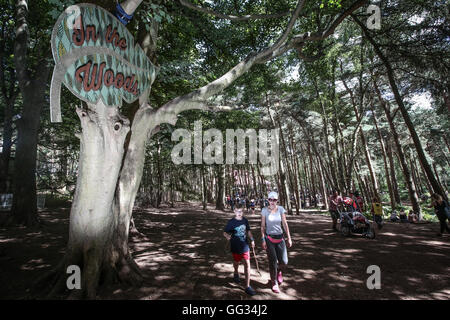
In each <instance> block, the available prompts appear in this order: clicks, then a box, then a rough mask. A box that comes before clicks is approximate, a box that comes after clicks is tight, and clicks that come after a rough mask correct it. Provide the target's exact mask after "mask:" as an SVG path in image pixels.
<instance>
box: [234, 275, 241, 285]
mask: <svg viewBox="0 0 450 320" xmlns="http://www.w3.org/2000/svg"><path fill="white" fill-rule="evenodd" d="M233 281H234V282H236V283H239V282H241V279H239V274H237V273H235V274H234V277H233Z"/></svg>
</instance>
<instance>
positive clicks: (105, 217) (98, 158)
mask: <svg viewBox="0 0 450 320" xmlns="http://www.w3.org/2000/svg"><path fill="white" fill-rule="evenodd" d="M77 114H78V116H79V118H80V121H81V128H82V132H81V135H80V160H79V169H78V170H79V172H78V179H77V187H76V192H75V195H74V199H73V204H72V209H71V214H70V224H69V241H68V245H67V252H66V255H65V257H64V259H63V263H61V265H60V266H61V267H63V272H65V270H66V268H67V267H68V266H69V265H77V266H79V267H80V269H81V276H82V277H81V290H76V291H74V293H73V294H74V295H75V296H76V297H77V298H78V297H79V298H89V299H93V298H95V297H96V292H97V291H96V290H97V286H98V284H99V282H100V277H102V280H105V281H111V280H113V279H115V278H117V277H124V276H126V274H127V272H128V271H129V269H130V267H129V266H128V265H127V257H126V256H124V250H123V248H122V247H121V244H122V243H123V240H124V239H123V238H122V235H123V232H121V223H120V222H121V221H120V219H118V218H119V217H118V216H117V215H115V214H111V213H112V212H113V200H114V195H115V192H116V185H117V179H118V177H119V173H120V168H121V165H122V159H123V154H124V142H125V137H126V135H127V133H128V131H129V122H128V120H127V119H125V118H123V117H122V116H121V115H120V114H119V112H118V108H109V107H107V106H105V105H104V104H103V103H102V102H101V100H100V101H99V103H97V104H96V105H91V104H88V107H87V108H79V109H77ZM127 238H128V236H127ZM65 279H66V277H65V276H64V275H60V278H59V281H58V283H57V285H56V286H55V288H54V291H53V293H55V292H56V291H59V290H60V289H61V287H63V286H64V285H65V281H66V280H65Z"/></svg>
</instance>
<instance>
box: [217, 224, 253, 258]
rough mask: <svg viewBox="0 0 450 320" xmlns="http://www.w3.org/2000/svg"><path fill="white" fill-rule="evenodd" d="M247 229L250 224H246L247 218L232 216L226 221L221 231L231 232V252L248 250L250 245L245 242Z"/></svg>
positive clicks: (239, 252)
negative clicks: (238, 218) (239, 218)
mask: <svg viewBox="0 0 450 320" xmlns="http://www.w3.org/2000/svg"><path fill="white" fill-rule="evenodd" d="M249 230H250V225H249V224H248V220H247V219H245V218H244V217H243V218H242V220H237V219H236V218H233V219H231V220H230V221H228V223H227V225H226V226H225V229H224V230H223V231H224V232H226V233H231V239H230V247H231V248H230V249H231V252H232V253H238V254H241V253H244V252H247V251H249V250H250V247H249V246H248V244H247V231H249Z"/></svg>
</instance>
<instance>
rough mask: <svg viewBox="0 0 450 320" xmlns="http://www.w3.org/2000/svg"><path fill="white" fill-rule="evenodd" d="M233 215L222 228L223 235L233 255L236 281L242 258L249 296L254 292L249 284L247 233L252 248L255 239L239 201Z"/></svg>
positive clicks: (246, 290)
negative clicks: (228, 242)
mask: <svg viewBox="0 0 450 320" xmlns="http://www.w3.org/2000/svg"><path fill="white" fill-rule="evenodd" d="M234 214H235V217H234V218H232V219H230V220H229V221H228V223H227V225H226V226H225V229H224V230H223V231H224V232H223V235H224V237H225V238H226V239H227V240H228V241H230V250H231V254H232V256H233V267H234V278H233V280H234V281H235V282H236V283H239V282H240V278H239V270H238V268H239V263H240V261H241V260H244V272H245V288H246V289H245V292H246V293H247V294H249V295H251V296H253V295H255V294H256V292H255V290H253V288H252V287H251V286H250V248H249V246H248V244H247V235H248V238H249V239H250V241H251V245H252V247H253V249H254V248H255V240H254V239H253V235H252V232H251V231H250V225H249V224H248V220H247V219H246V218H244V217H243V208H242V205H241V204H240V203H237V204H236V207H235V209H234Z"/></svg>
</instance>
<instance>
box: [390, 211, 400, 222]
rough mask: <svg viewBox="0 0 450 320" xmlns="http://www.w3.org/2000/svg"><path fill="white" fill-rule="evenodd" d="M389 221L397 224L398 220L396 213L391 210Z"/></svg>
mask: <svg viewBox="0 0 450 320" xmlns="http://www.w3.org/2000/svg"><path fill="white" fill-rule="evenodd" d="M389 220H391V222H397V221H398V220H399V218H398V217H397V211H395V210H392V213H391V217H390V218H389Z"/></svg>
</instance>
